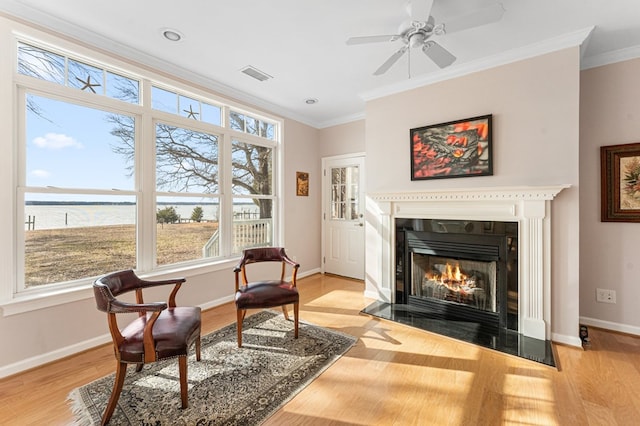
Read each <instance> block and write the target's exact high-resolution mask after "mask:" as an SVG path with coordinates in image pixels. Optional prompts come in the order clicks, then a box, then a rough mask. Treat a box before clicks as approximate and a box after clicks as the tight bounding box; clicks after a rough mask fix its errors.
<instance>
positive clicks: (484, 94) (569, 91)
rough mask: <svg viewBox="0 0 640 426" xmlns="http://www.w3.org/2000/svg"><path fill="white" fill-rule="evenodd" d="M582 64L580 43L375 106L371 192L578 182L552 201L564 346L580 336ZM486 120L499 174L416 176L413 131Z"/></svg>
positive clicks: (559, 335)
mask: <svg viewBox="0 0 640 426" xmlns="http://www.w3.org/2000/svg"><path fill="white" fill-rule="evenodd" d="M579 67H580V64H579V49H578V48H577V47H576V48H571V49H566V50H562V51H559V52H555V53H551V54H547V55H543V56H539V57H536V58H533V59H528V60H523V61H520V62H517V63H513V64H509V65H505V66H501V67H497V68H493V69H490V70H487V71H482V72H478V73H475V74H471V75H468V76H464V77H460V78H456V79H452V80H448V81H444V82H441V83H437V84H433V85H429V86H425V87H422V88H418V89H415V90H411V91H407V92H404V93H399V94H396V95H391V96H387V97H384V98H380V99H376V100H372V101H370V102H368V103H367V106H366V126H365V127H366V155H367V170H368V171H369V173H367V192H369V193H372V192H393V191H420V190H429V189H436V188H469V187H496V186H535V185H546V184H549V185H551V184H570V185H572V187H571V188H570V189H567V190H564V191H563V192H561V193H560V194H559V196H558V197H557V198H556V200H555V201H553V203H552V206H553V209H552V222H553V223H552V227H553V229H552V241H553V245H552V251H553V254H552V280H551V286H552V300H553V305H552V324H551V330H552V334H553V336H554V338H555V339H558V340H561V341H562V340H571V339H575V338H576V336H577V335H578V317H579V309H578V295H579V287H578V269H579V262H578V260H579V259H578V247H579V215H578V207H579V206H578V193H579V191H578V152H579V150H578V142H579V138H578V136H579V135H578V124H579V123H578V121H579V111H578V104H579V77H580V76H579ZM484 114H493V124H494V132H493V150H494V151H493V152H494V175H493V176H487V177H473V178H458V179H444V180H443V179H439V180H431V181H416V182H412V181H411V180H410V162H409V129H411V128H414V127H420V126H425V125H428V124H436V123H441V122H446V121H451V120H455V119H463V118H466V117H474V116H478V115H484ZM367 275H369V266H367Z"/></svg>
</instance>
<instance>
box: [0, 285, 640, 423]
mask: <svg viewBox="0 0 640 426" xmlns="http://www.w3.org/2000/svg"><path fill="white" fill-rule="evenodd" d="M299 288H300V293H301V297H302V300H301V301H302V303H301V307H300V317H301V319H302V320H303V321H307V322H310V323H313V324H317V325H320V326H323V327H327V328H331V329H333V330H337V331H341V332H344V333H348V334H350V335H353V336H356V337H358V342H357V343H356V345H355V346H354V347H353V348H351V350H349V351H348V352H347V353H346V354H345V355H344V356H343V357H342V358H340V359H339V360H338V361H337V362H336V363H335V364H334V365H333V366H332V367H331V368H329V369H328V370H327V371H325V372H324V373H323V374H322V375H320V376H319V377H318V378H317V379H316V380H314V381H313V382H312V383H311V384H310V385H309V386H307V387H306V388H305V389H304V390H303V391H302V392H300V393H299V394H298V395H297V396H296V397H295V398H293V399H292V400H291V401H290V402H289V403H288V404H286V405H285V406H284V407H283V408H282V409H280V410H279V411H278V412H277V413H275V414H274V415H273V416H272V417H271V418H270V419H268V420H267V422H266V423H265V424H266V425H283V424H292V425H294V424H295V425H299V424H304V425H323V426H324V425H336V426H351V425H425V424H426V425H430V424H437V425H453V426H463V425H465V426H466V425H519V426H523V425H527V426H529V425H544V426H547V425H624V426H626V425H635V424H638V419H640V337H636V336H629V335H623V334H618V333H614V332H608V331H605V330H598V329H590V330H589V332H590V337H591V342H592V345H591V347H590V348H589V349H587V350H584V351H583V350H581V349H577V348H571V347H567V346H563V345H555V346H554V350H555V353H556V357H557V360H558V363H559V370H556V369H553V368H550V367H547V366H544V365H542V364H538V363H536V362H533V361H528V360H524V359H521V358H517V357H514V356H509V355H505V354H502V353H498V352H495V351H492V350H489V349H485V348H480V347H478V346H474V345H471V344H469V343H465V342H460V341H457V340H453V339H451V338H448V337H443V336H440V335H437V334H432V333H429V332H425V331H421V330H416V329H413V328H411V327H408V326H405V325H401V324H397V323H393V322H389V321H384V320H380V319H377V318H372V317H369V316H366V315H361V314H360V313H359V312H360V310H361V309H362V308H364V307H365V306H367V305H368V304H369V303H371V302H372V300H367V299H365V298H364V297H363V291H364V285H363V283H362V282H360V281H354V280H349V279H343V278H340V277H335V276H323V275H319V274H318V275H314V276H311V277H307V278H304V279H301V280H300V281H299ZM234 321H235V308H234V306H233V304H231V303H229V304H225V305H223V306H219V307H216V308H214V309H210V310H207V311H205V312H203V327H202V329H203V333H205V334H206V333H209V332H211V331H213V330H216V329H219V328H221V327H223V326H225V325H227V324H230V323H233V322H234ZM105 328H106V323H105ZM114 369H115V360H114V358H113V350H112V348H111V346H110V345H105V346H100V347H97V348H94V349H91V350H88V351H86V352H83V353H80V354H77V355H74V356H72V357H69V358H66V359H63V360H60V361H57V362H54V363H51V364H49V365H46V366H43V367H39V368H36V369H34V370H31V371H27V372H24V373H21V374H18V375H15V376H12V377H8V378H5V379H3V380H0V424H1V425H11V426H13V425H42V424H46V425H58V424H59V425H66V424H69V423H70V422H71V421H72V415H71V411H70V409H69V406H68V404H67V401H66V398H67V395H68V394H69V392H70V391H71V390H72V389H74V388H76V387H78V386H81V385H83V384H85V383H88V382H90V381H92V380H95V379H98V378H100V377H102V376H105V375H107V374H111V373H113V371H114Z"/></svg>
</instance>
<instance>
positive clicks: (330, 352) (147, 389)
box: [69, 311, 356, 426]
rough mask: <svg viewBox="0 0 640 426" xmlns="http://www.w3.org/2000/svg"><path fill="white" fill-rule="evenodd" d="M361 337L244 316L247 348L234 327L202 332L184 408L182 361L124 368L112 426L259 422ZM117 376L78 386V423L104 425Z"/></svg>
mask: <svg viewBox="0 0 640 426" xmlns="http://www.w3.org/2000/svg"><path fill="white" fill-rule="evenodd" d="M355 341H356V339H355V338H354V337H352V336H349V335H346V334H343V333H339V332H336V331H331V330H327V329H324V328H321V327H318V326H314V325H311V324H308V323H305V322H303V321H300V330H299V338H298V339H294V338H293V321H287V320H285V319H284V316H283V315H282V312H275V311H261V312H259V313H256V314H254V315H251V316H249V317H247V318H245V320H244V327H243V342H242V348H238V345H237V341H236V325H235V323H234V324H231V325H228V326H226V327H224V328H222V329H220V330H218V331H215V332H213V333H211V334H208V335H206V336H203V337H202V360H201V361H200V362H198V361H196V359H195V354H193V355H191V356H190V357H189V360H188V382H189V407H188V408H186V409H184V410H182V409H180V383H179V378H178V362H177V360H167V361H163V362H158V363H155V364H148V365H145V366H144V369H143V370H142V371H141V372H139V373H136V371H135V368H132V367H130V368H129V369H128V370H127V376H126V379H125V383H124V388H123V390H122V394H121V395H120V400H119V401H118V406H117V407H116V409H115V412H114V413H113V417H112V418H111V421H110V423H109V424H110V425H136V426H138V425H156V426H160V425H258V424H260V423H262V422H263V421H265V420H266V419H267V418H268V417H269V416H270V415H272V414H273V413H274V412H275V411H277V410H278V409H279V408H280V407H282V406H283V405H284V404H285V403H286V402H287V401H289V400H290V399H291V398H293V397H294V396H295V395H296V394H297V393H298V392H300V391H301V390H302V389H303V388H304V387H305V386H307V385H308V384H309V383H311V382H312V381H313V380H314V379H315V378H316V377H317V376H318V375H319V374H320V373H322V372H323V371H324V370H326V369H327V368H328V367H329V366H331V364H333V363H334V362H335V361H336V360H337V359H338V358H340V356H341V355H342V354H344V353H345V352H346V351H347V350H348V349H349V348H350V347H351V346H353V344H354V343H355ZM113 380H114V375H113V374H112V375H110V376H106V377H103V378H101V379H98V380H96V381H94V382H92V383H89V384H87V385H85V386H82V387H80V388H77V389H74V390H73V391H72V392H71V393H70V394H69V400H70V403H71V406H72V410H73V413H74V416H75V422H76V423H75V424H78V425H94V424H100V419H101V417H102V413H103V412H104V409H105V407H106V405H107V401H108V399H109V396H110V395H111V390H112V387H113Z"/></svg>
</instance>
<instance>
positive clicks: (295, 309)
mask: <svg viewBox="0 0 640 426" xmlns="http://www.w3.org/2000/svg"><path fill="white" fill-rule="evenodd" d="M298 311H299V304H298V303H294V304H293V330H294V332H293V337H294V338H296V339H297V338H298Z"/></svg>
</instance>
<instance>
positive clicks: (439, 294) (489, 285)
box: [411, 253, 496, 312]
mask: <svg viewBox="0 0 640 426" xmlns="http://www.w3.org/2000/svg"><path fill="white" fill-rule="evenodd" d="M411 255H412V259H411V260H412V262H411V263H412V269H413V273H414V274H418V276H417V277H414V279H412V282H411V283H412V289H411V293H412V294H414V295H416V296H421V297H427V298H433V299H437V300H444V301H449V302H454V303H459V304H463V305H467V306H471V307H473V308H476V309H481V310H484V311H489V312H496V300H495V295H496V262H494V261H491V262H482V261H472V260H464V259H453V258H448V257H439V256H425V255H422V254H419V253H412V254H411ZM461 265H462V266H461Z"/></svg>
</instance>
